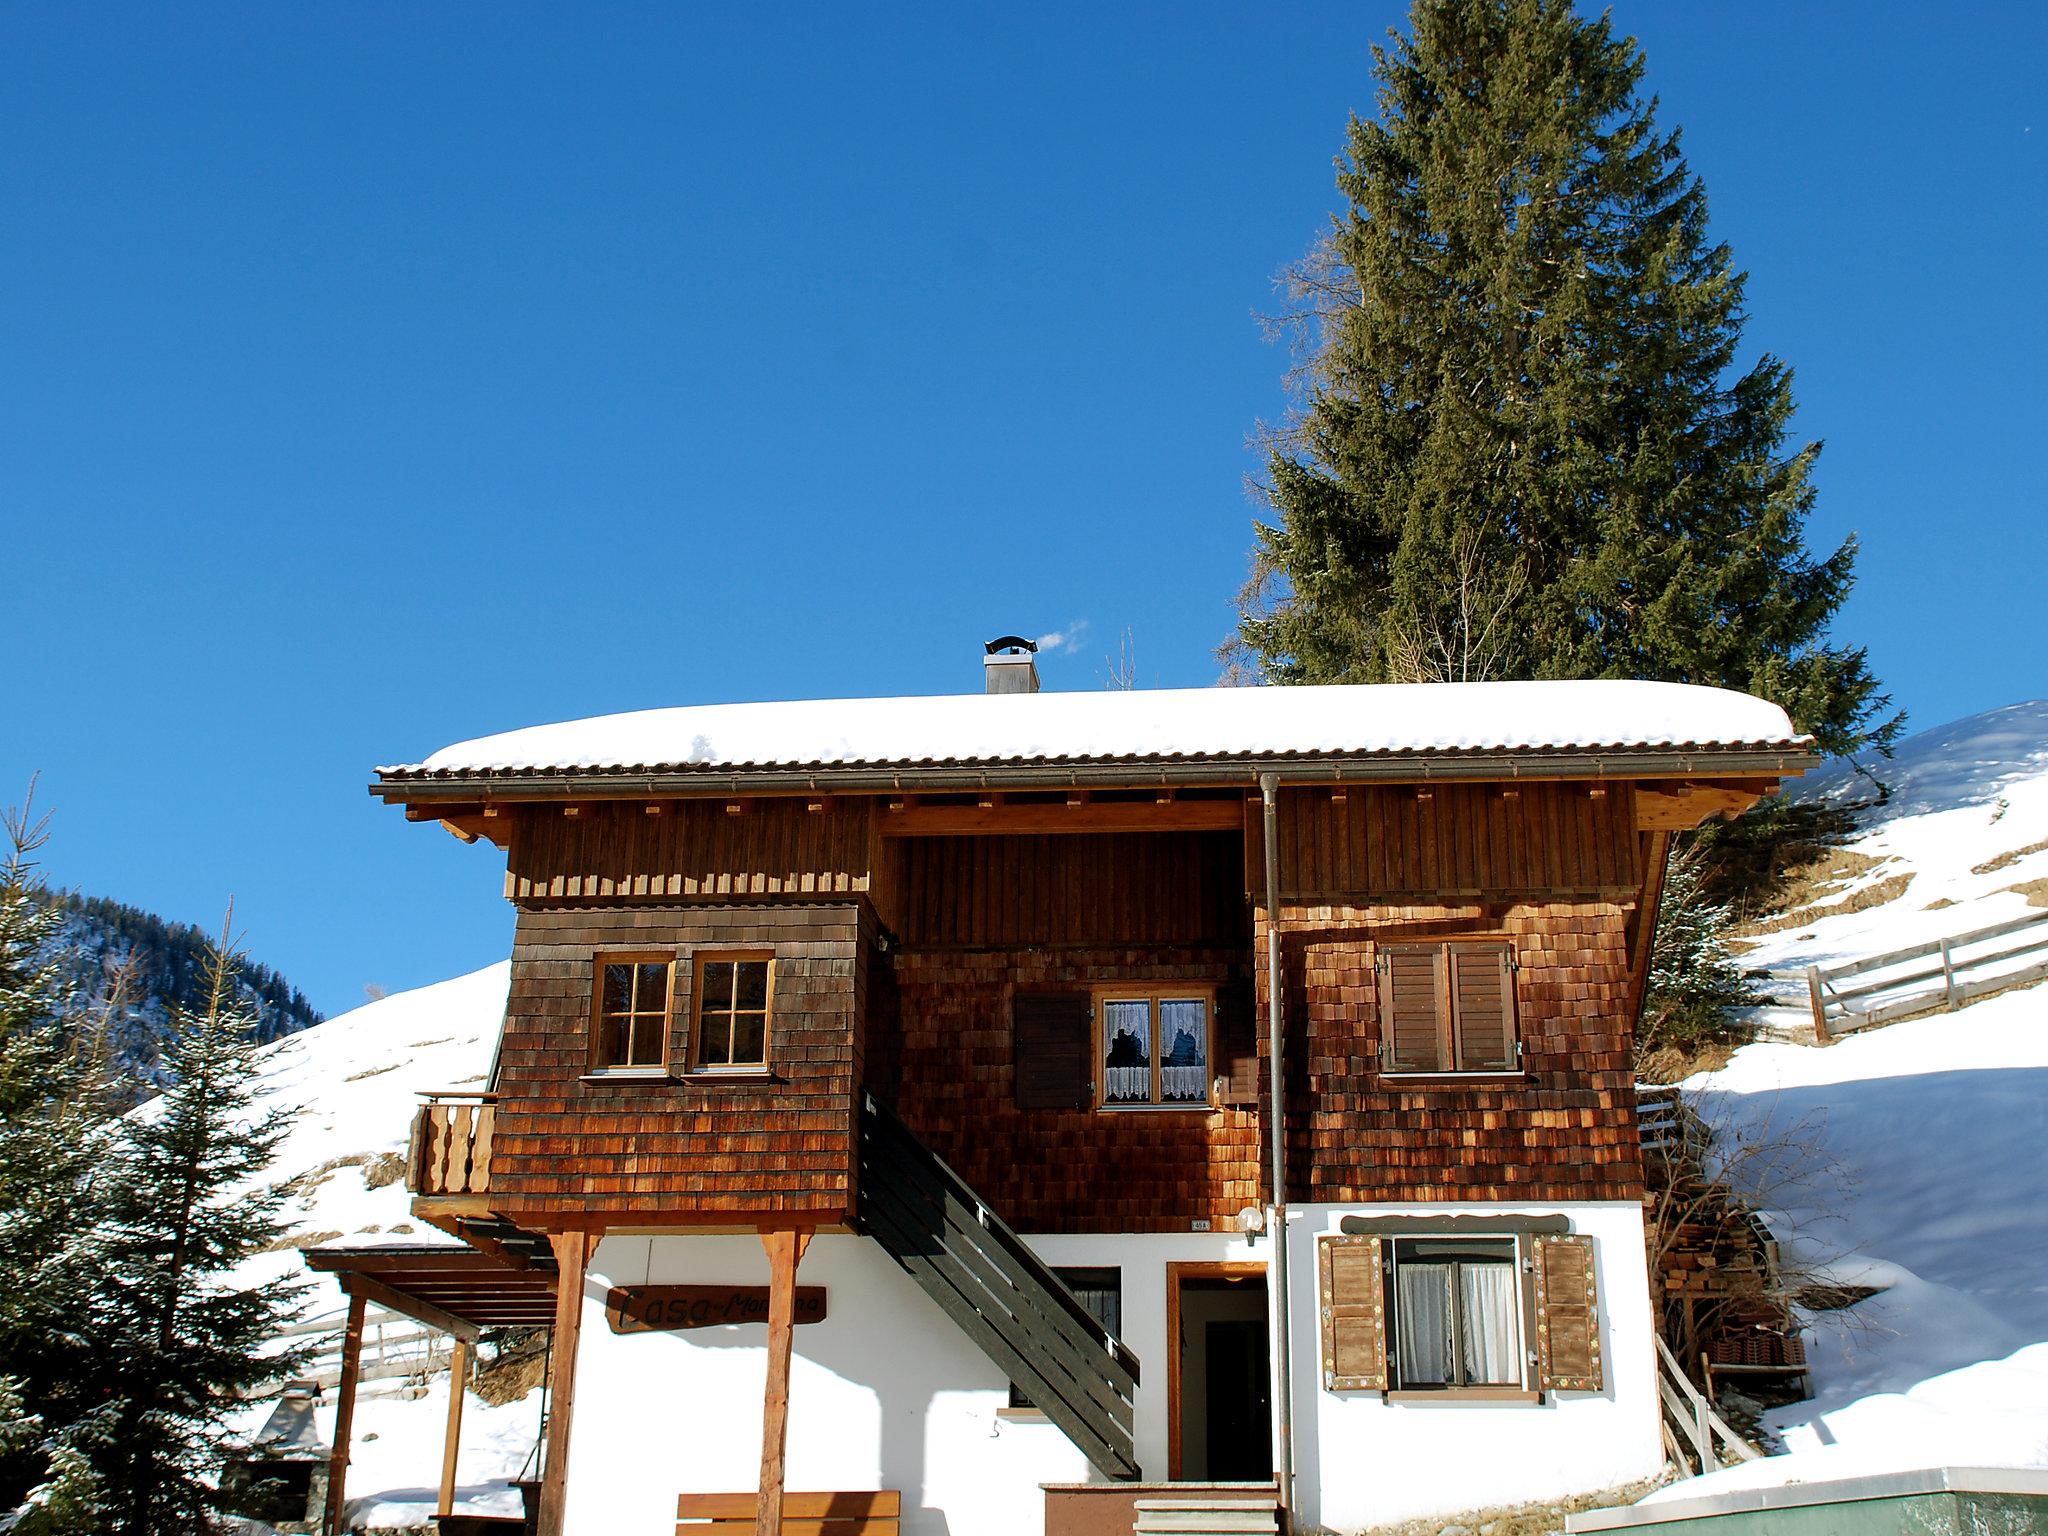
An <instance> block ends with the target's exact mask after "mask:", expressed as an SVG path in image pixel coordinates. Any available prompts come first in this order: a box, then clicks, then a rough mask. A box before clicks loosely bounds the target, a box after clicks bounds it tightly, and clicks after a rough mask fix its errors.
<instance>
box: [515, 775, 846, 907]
mask: <svg viewBox="0 0 2048 1536" xmlns="http://www.w3.org/2000/svg"><path fill="white" fill-rule="evenodd" d="M728 803H732V802H727V801H724V800H682V801H673V802H668V803H658V804H659V808H660V812H661V814H659V815H652V816H650V815H649V814H647V808H646V806H645V805H644V804H643V803H641V802H639V801H631V800H617V801H599V802H596V803H594V804H588V805H582V806H578V807H577V808H576V809H577V814H576V815H574V816H568V815H564V814H563V813H562V812H561V811H560V810H559V809H556V808H553V807H547V806H539V807H533V808H530V809H524V810H522V811H521V813H520V815H519V816H518V819H517V822H516V825H515V828H514V832H513V836H512V842H511V847H510V849H509V851H508V854H507V860H506V871H505V894H506V896H507V897H509V898H510V899H511V900H513V901H515V902H528V901H675V900H678V899H681V900H696V901H706V900H709V901H717V900H734V899H745V898H749V897H772V898H792V897H794V898H797V899H803V898H811V899H816V898H817V897H819V896H833V895H851V894H854V893H856V892H861V891H866V890H867V889H868V888H869V886H870V883H871V877H872V874H873V870H874V863H875V810H874V802H873V801H871V800H834V801H830V802H827V803H824V806H823V809H820V810H815V811H814V810H811V809H809V807H808V805H807V803H806V802H805V801H804V800H801V799H757V800H748V801H745V802H741V805H742V809H741V813H740V814H738V815H733V814H730V813H729V812H728V811H727V809H726V807H727V805H728Z"/></svg>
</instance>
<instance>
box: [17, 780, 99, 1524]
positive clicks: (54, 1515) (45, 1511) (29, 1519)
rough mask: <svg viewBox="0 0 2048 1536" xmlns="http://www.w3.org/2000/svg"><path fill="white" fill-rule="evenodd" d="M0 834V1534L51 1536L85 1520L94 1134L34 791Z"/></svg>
mask: <svg viewBox="0 0 2048 1536" xmlns="http://www.w3.org/2000/svg"><path fill="white" fill-rule="evenodd" d="M0 826H4V837H5V840H6V852H5V856H4V863H0V1378H4V1380H0V1530H8V1531H17V1530H18V1531H22V1532H27V1531H30V1530H44V1531H52V1532H55V1531H62V1530H67V1529H73V1528H79V1529H84V1528H89V1527H90V1526H91V1524H92V1520H93V1519H94V1518H96V1517H95V1516H94V1515H93V1499H94V1496H95V1495H94V1480H93V1478H92V1476H91V1474H90V1469H89V1467H87V1466H86V1465H85V1460H84V1459H85V1456H86V1446H87V1444H88V1443H89V1441H90V1438H91V1436H90V1433H89V1431H90V1429H91V1427H92V1426H93V1424H94V1423H95V1410H96V1408H97V1407H98V1404H97V1401H96V1399H95V1397H94V1395H93V1393H92V1392H91V1391H90V1389H89V1388H88V1387H87V1386H86V1385H85V1384H86V1382H87V1381H89V1379H90V1377H91V1376H92V1375H93V1370H92V1368H91V1367H92V1364H93V1362H94V1361H95V1360H96V1359H97V1358H98V1352H97V1350H96V1348H95V1341H94V1339H93V1336H92V1325H93V1316H92V1311H91V1308H90V1307H89V1306H88V1305H87V1304H86V1298H87V1297H89V1296H90V1294H91V1292H92V1289H93V1287H94V1285H95V1284H96V1283H97V1281H98V1279H99V1277H100V1275H101V1274H102V1273H103V1271H104V1267H105V1253H104V1243H103V1240H102V1239H103V1232H102V1227H101V1222H100V1213H99V1205H98V1192H97V1191H96V1189H95V1186H94V1181H95V1177H96V1176H97V1175H98V1174H99V1173H100V1172H101V1171H102V1170H103V1167H104V1162H105V1157H106V1152H107V1147H106V1142H107V1124H106V1119H105V1116H104V1114H103V1113H102V1111H101V1108H100V1105H99V1101H98V1099H97V1098H96V1096H95V1094H94V1092H93V1077H92V1074H91V1071H90V1065H91V1064H90V1062H89V1060H88V1059H87V1058H86V1057H84V1056H82V1055H81V1054H80V1052H79V1050H78V1049H77V1042H76V1040H75V1039H74V1037H73V1034H72V1029H73V1026H74V1024H75V1022H76V1021H75V1020H74V1019H73V1017H72V1009H71V1006H70V1005H71V1001H72V999H71V995H70V992H69V989H68V988H67V986H66V984H65V981H64V972H63V968H62V966H61V964H60V963H59V959H58V957H57V956H56V955H55V954H54V953H53V946H52V940H53V936H54V934H55V932H56V928H57V924H58V923H59V921H60V917H59V914H58V913H57V911H56V910H55V909H54V908H53V907H52V906H51V905H50V904H49V903H48V901H47V900H46V899H45V894H44V892H43V891H42V888H41V884H40V882H39V880H38V879H37V876H36V863H35V854H36V852H37V851H38V850H39V849H40V848H41V847H42V846H43V844H44V843H45V841H46V840H47V837H48V820H47V818H41V819H38V818H37V817H36V815H35V812H34V790H33V786H31V790H30V794H29V796H28V797H27V798H26V799H25V800H24V802H23V804H22V806H21V807H20V808H19V809H14V810H9V811H8V812H6V814H5V816H4V818H0ZM9 1511H11V1513H9ZM79 1521H82V1522H84V1523H83V1525H78V1526H74V1525H71V1524H66V1523H65V1522H79Z"/></svg>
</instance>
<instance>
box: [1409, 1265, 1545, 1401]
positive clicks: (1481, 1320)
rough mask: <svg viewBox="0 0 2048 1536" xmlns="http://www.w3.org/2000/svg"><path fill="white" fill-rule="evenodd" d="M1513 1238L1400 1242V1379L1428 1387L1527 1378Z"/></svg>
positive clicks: (1510, 1383) (1514, 1383)
mask: <svg viewBox="0 0 2048 1536" xmlns="http://www.w3.org/2000/svg"><path fill="white" fill-rule="evenodd" d="M1517 1277H1518V1268H1517V1265H1516V1262H1515V1243H1514V1240H1513V1239H1512V1238H1506V1239H1499V1240H1483V1241H1470V1242H1468V1241H1447V1240H1439V1239H1432V1238H1399V1239H1396V1241H1395V1243H1394V1309H1393V1318H1392V1323H1393V1334H1394V1338H1393V1345H1394V1348H1393V1351H1392V1353H1393V1355H1394V1386H1395V1387H1396V1388H1397V1389H1399V1390H1403V1391H1409V1392H1427V1391H1439V1390H1444V1389H1448V1388H1457V1387H1519V1386H1521V1384H1522V1327H1521V1310H1522V1308H1521V1296H1520V1291H1519V1289H1518V1287H1517V1285H1516V1280H1517Z"/></svg>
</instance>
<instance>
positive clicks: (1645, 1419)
mask: <svg viewBox="0 0 2048 1536" xmlns="http://www.w3.org/2000/svg"><path fill="white" fill-rule="evenodd" d="M1559 1213H1562V1214H1563V1215H1565V1216H1567V1217H1569V1218H1570V1220H1571V1225H1572V1230H1573V1231H1574V1232H1584V1233H1588V1234H1590V1235H1591V1236H1592V1237H1593V1239H1594V1247H1593V1252H1594V1263H1595V1274H1596V1278H1597V1284H1598V1286H1599V1292H1600V1350H1601V1357H1602V1360H1603V1361H1604V1362H1605V1366H1606V1387H1605V1389H1604V1390H1602V1391H1600V1392H1558V1393H1550V1394H1547V1395H1546V1398H1545V1400H1544V1401H1543V1402H1542V1403H1540V1404H1538V1403H1485V1402H1468V1403H1463V1404H1459V1403H1452V1402H1446V1403H1394V1402H1387V1401H1385V1400H1384V1399H1382V1398H1381V1397H1380V1395H1379V1394H1378V1393H1375V1392H1326V1391H1324V1390H1323V1386H1322V1370H1321V1350H1322V1340H1321V1329H1320V1320H1319V1316H1318V1311H1317V1302H1316V1248H1315V1240H1316V1238H1317V1236H1318V1235H1319V1234H1321V1233H1324V1232H1335V1231H1338V1230H1340V1228H1339V1223H1340V1222H1341V1221H1342V1219H1343V1218H1344V1217H1345V1216H1347V1215H1370V1216H1411V1215H1412V1216H1445V1215H1459V1216H1483V1215H1505V1214H1517V1215H1531V1216H1541V1215H1554V1214H1559ZM1291 1216H1292V1219H1291V1220H1290V1221H1289V1223H1288V1265H1289V1276H1288V1289H1289V1290H1290V1291H1291V1292H1292V1293H1293V1303H1294V1315H1293V1320H1292V1330H1293V1333H1294V1348H1295V1354H1294V1400H1295V1422H1294V1429H1295V1487H1296V1492H1295V1500H1296V1504H1297V1506H1298V1508H1299V1510H1300V1513H1301V1515H1302V1516H1303V1517H1304V1519H1305V1521H1306V1522H1308V1526H1309V1528H1310V1529H1313V1528H1314V1523H1315V1522H1320V1523H1321V1524H1322V1525H1324V1526H1327V1527H1329V1528H1330V1529H1332V1530H1337V1531H1353V1530H1358V1529H1360V1528H1362V1527H1365V1526H1369V1525H1375V1524H1379V1523H1382V1522H1387V1521H1395V1520H1405V1519H1408V1518H1411V1517H1413V1516H1417V1515H1429V1514H1448V1513H1452V1512H1455V1511H1458V1510H1465V1509H1474V1508H1483V1507H1485V1506H1487V1505H1492V1504H1514V1503H1521V1502H1524V1501H1527V1500H1536V1499H1549V1498H1559V1497H1563V1496H1565V1495H1568V1494H1572V1493H1577V1492H1583V1491H1588V1490H1591V1489H1596V1488H1604V1487H1608V1486H1610V1485H1612V1484H1615V1483H1622V1482H1628V1481H1630V1480H1632V1479H1634V1478H1639V1477H1648V1476H1650V1475H1651V1474H1653V1473H1654V1472H1656V1470H1657V1469H1658V1468H1659V1467H1660V1466H1661V1465H1662V1464H1663V1446H1662V1442H1661V1440H1660V1438H1659V1433H1658V1418H1657V1400H1656V1374H1655V1373H1656V1359H1655V1353H1654V1351H1655V1347H1656V1346H1655V1344H1654V1343H1653V1342H1652V1340H1653V1336H1654V1335H1653V1323H1652V1319H1651V1315H1650V1286H1649V1270H1648V1261H1647V1259H1646V1257H1645V1255H1644V1252H1643V1213H1642V1208H1641V1206H1639V1205H1637V1204H1636V1203H1635V1202H1633V1201H1605V1202H1600V1203H1595V1204H1580V1205H1558V1204H1540V1205H1500V1204H1491V1203H1479V1202H1465V1203H1460V1204H1458V1205H1454V1206H1449V1205H1430V1206H1422V1205H1375V1206H1371V1207H1363V1206H1329V1205H1314V1206H1296V1207H1295V1208H1294V1210H1293V1211H1292V1212H1291ZM1524 1283H1527V1277H1526V1276H1525V1277H1524Z"/></svg>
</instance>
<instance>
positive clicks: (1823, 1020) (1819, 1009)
mask: <svg viewBox="0 0 2048 1536" xmlns="http://www.w3.org/2000/svg"><path fill="white" fill-rule="evenodd" d="M1806 995H1807V998H1808V1000H1809V1001H1810V1002H1811V1003H1812V1004H1813V1038H1814V1043H1815V1044H1817V1045H1826V1044H1827V1043H1828V1040H1829V1038H1830V1037H1829V1035H1828V1005H1827V1002H1826V1000H1825V999H1823V998H1822V997H1821V995H1820V967H1819V966H1817V965H1809V966H1808V967H1807V968H1806Z"/></svg>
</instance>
